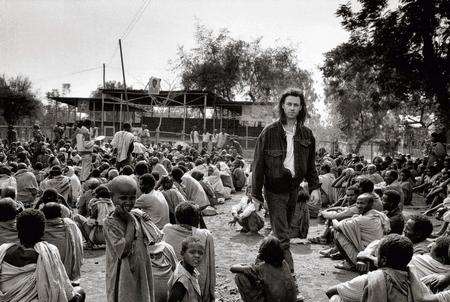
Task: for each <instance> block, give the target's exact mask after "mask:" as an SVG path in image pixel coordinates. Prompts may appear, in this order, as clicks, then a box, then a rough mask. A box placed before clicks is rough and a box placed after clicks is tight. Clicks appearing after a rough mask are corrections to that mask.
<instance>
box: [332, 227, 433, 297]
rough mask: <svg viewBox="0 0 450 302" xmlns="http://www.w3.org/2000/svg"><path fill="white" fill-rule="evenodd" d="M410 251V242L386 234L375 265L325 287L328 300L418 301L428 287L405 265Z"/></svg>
mask: <svg viewBox="0 0 450 302" xmlns="http://www.w3.org/2000/svg"><path fill="white" fill-rule="evenodd" d="M412 255H413V245H412V242H411V241H410V240H409V239H408V238H406V237H404V236H401V235H398V234H390V235H387V236H386V237H384V238H383V239H382V240H381V242H380V249H379V254H378V263H379V267H380V268H379V269H378V270H376V271H374V272H370V273H368V274H365V275H361V276H358V277H356V278H354V279H352V280H350V281H347V282H344V283H341V284H338V285H336V286H333V287H331V288H330V289H328V290H327V292H326V294H327V296H328V298H330V301H332V302H341V301H342V302H343V301H367V302H377V301H395V302H407V301H420V299H421V298H422V297H423V295H424V294H427V293H429V290H428V288H427V287H426V286H425V285H424V284H423V283H422V282H420V281H419V279H418V278H417V276H416V275H415V274H414V273H413V272H412V271H411V270H409V269H408V263H409V262H410V260H411V258H412Z"/></svg>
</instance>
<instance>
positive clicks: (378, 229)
mask: <svg viewBox="0 0 450 302" xmlns="http://www.w3.org/2000/svg"><path fill="white" fill-rule="evenodd" d="M338 227H339V229H340V230H341V231H342V233H343V234H344V235H345V236H346V237H347V238H348V239H349V240H350V241H351V242H352V243H353V244H354V245H355V247H356V249H357V250H358V251H362V250H363V249H364V248H365V247H366V246H367V245H369V243H371V242H372V241H374V240H377V239H381V237H383V235H384V234H387V233H389V231H390V225H389V218H388V217H387V216H386V214H384V213H382V212H379V211H377V210H373V209H372V210H370V211H368V212H367V213H366V214H364V215H357V216H353V217H352V218H348V219H345V220H342V221H340V222H339V224H338Z"/></svg>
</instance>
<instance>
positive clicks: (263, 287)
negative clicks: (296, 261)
mask: <svg viewBox="0 0 450 302" xmlns="http://www.w3.org/2000/svg"><path fill="white" fill-rule="evenodd" d="M230 271H231V272H232V273H235V274H236V277H235V282H236V285H237V287H238V289H239V293H240V294H241V298H242V300H243V301H244V302H257V301H283V302H295V301H297V293H296V290H297V289H296V284H295V279H294V277H293V276H292V274H291V271H290V269H289V266H288V265H287V263H286V261H285V260H284V253H283V249H282V248H281V245H280V240H278V239H277V238H275V237H273V236H268V237H266V238H264V240H263V241H262V243H261V245H260V247H259V252H258V256H257V258H256V261H255V264H253V265H233V266H231V268H230Z"/></svg>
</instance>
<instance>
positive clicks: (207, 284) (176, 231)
mask: <svg viewBox="0 0 450 302" xmlns="http://www.w3.org/2000/svg"><path fill="white" fill-rule="evenodd" d="M175 218H176V221H177V224H166V225H165V226H164V229H163V233H164V237H163V241H165V242H167V243H168V244H170V245H171V246H172V247H173V249H174V250H175V253H176V255H177V259H178V260H182V255H181V243H182V242H183V240H184V239H185V238H187V237H190V236H195V237H198V238H200V240H201V243H202V245H203V246H204V250H205V257H204V258H203V259H202V261H201V263H200V265H199V267H198V271H199V272H200V276H199V284H200V289H201V292H202V301H203V302H207V301H208V302H209V301H212V300H214V291H215V286H216V266H215V252H214V239H213V236H212V235H211V233H210V232H209V231H208V230H206V229H199V228H198V225H199V212H198V207H197V206H196V205H195V204H193V203H192V202H182V203H180V204H179V205H178V206H177V207H176V209H175Z"/></svg>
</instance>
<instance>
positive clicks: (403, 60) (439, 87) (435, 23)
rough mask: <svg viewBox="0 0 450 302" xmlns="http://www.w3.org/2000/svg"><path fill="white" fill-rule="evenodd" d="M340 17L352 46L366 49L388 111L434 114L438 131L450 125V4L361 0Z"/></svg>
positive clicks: (446, 1) (367, 62)
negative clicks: (394, 109)
mask: <svg viewBox="0 0 450 302" xmlns="http://www.w3.org/2000/svg"><path fill="white" fill-rule="evenodd" d="M359 3H360V6H361V8H360V9H359V10H358V11H356V10H354V9H352V6H351V4H350V3H348V4H345V5H342V6H340V8H339V9H338V11H337V15H338V16H339V17H341V19H342V25H343V27H344V28H345V29H346V30H347V31H349V32H350V35H351V36H350V40H349V41H348V43H346V44H350V45H352V46H354V47H355V48H360V49H363V50H364V52H363V53H362V56H361V57H362V58H363V63H364V64H365V65H368V66H371V67H372V68H373V69H374V70H375V71H376V73H375V78H374V80H375V83H376V85H377V86H378V93H379V95H380V96H388V97H387V98H381V101H386V102H387V104H386V106H387V107H395V108H399V110H400V111H402V112H404V113H405V114H409V115H413V116H420V117H421V118H420V122H422V117H423V115H424V114H423V113H424V112H425V113H426V112H430V111H431V112H432V113H433V115H434V116H435V117H436V124H437V126H438V127H441V128H444V129H445V128H446V129H448V126H449V124H450V101H449V72H450V56H449V52H450V21H449V20H450V19H449V17H450V1H449V0H433V1H430V0H400V1H399V4H398V6H397V7H394V6H393V5H392V3H391V2H390V1H387V0H359Z"/></svg>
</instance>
